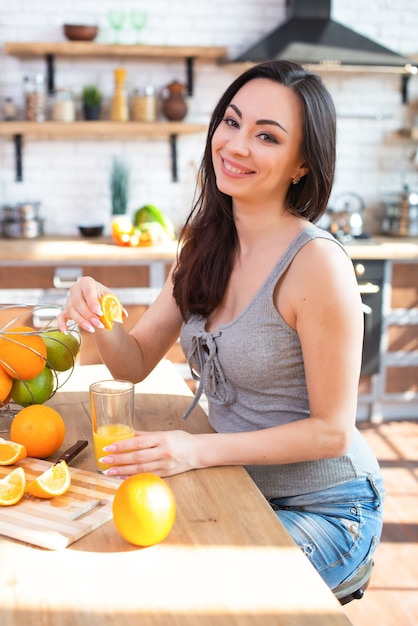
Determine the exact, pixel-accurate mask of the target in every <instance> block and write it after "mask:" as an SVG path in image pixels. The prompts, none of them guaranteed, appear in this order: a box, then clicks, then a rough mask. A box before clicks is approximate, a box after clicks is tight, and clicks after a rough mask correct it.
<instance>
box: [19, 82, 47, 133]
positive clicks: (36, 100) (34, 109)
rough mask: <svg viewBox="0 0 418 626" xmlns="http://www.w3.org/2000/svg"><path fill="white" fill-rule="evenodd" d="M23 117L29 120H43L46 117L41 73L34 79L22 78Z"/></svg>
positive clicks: (43, 83) (44, 92)
mask: <svg viewBox="0 0 418 626" xmlns="http://www.w3.org/2000/svg"><path fill="white" fill-rule="evenodd" d="M24 91H25V119H26V120H28V121H30V122H44V121H45V119H46V90H45V78H44V76H43V74H36V76H35V78H34V79H32V80H31V79H29V78H28V77H27V76H26V77H25V79H24Z"/></svg>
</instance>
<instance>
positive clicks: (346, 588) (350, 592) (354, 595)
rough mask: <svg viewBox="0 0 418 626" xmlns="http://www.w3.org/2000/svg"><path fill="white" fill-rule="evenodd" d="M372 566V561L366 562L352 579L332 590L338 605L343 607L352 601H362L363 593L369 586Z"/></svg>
mask: <svg viewBox="0 0 418 626" xmlns="http://www.w3.org/2000/svg"><path fill="white" fill-rule="evenodd" d="M373 565H374V561H373V560H371V561H368V563H366V564H365V565H363V566H362V567H360V569H359V571H358V572H357V574H356V575H355V576H354V577H353V578H350V580H348V581H347V582H343V583H341V585H338V587H335V589H333V590H332V592H333V594H334V595H335V597H336V598H337V600H339V602H340V604H343V605H344V604H348V603H349V602H351V601H352V600H361V599H362V597H363V596H364V592H365V591H366V589H367V587H368V586H369V582H370V577H371V574H372V569H373Z"/></svg>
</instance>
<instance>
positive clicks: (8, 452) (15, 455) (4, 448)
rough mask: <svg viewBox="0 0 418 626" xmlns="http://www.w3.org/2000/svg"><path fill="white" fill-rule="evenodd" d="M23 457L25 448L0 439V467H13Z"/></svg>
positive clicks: (25, 454)
mask: <svg viewBox="0 0 418 626" xmlns="http://www.w3.org/2000/svg"><path fill="white" fill-rule="evenodd" d="M25 456H27V453H26V448H25V446H23V445H22V444H20V443H15V442H14V441H7V439H1V437H0V465H13V463H17V462H18V461H21V460H22V459H24V458H25Z"/></svg>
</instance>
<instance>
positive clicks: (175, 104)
mask: <svg viewBox="0 0 418 626" xmlns="http://www.w3.org/2000/svg"><path fill="white" fill-rule="evenodd" d="M162 101H163V102H162V108H161V110H162V112H163V114H164V115H165V117H166V118H167V119H168V120H170V121H171V122H181V121H182V120H183V119H184V118H185V117H186V114H187V100H186V86H185V85H183V83H180V82H179V81H177V80H174V81H173V82H171V83H170V84H169V85H167V86H166V87H165V88H164V89H163V91H162Z"/></svg>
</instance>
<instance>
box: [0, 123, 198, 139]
mask: <svg viewBox="0 0 418 626" xmlns="http://www.w3.org/2000/svg"><path fill="white" fill-rule="evenodd" d="M206 130H207V125H206V124H191V123H190V124H189V123H187V122H152V123H151V122H150V123H147V122H112V121H97V122H85V121H79V122H78V121H77V122H27V121H21V122H19V121H18V122H0V137H14V136H15V135H23V136H26V137H31V138H34V139H48V138H50V139H51V138H52V139H57V138H62V139H77V138H82V139H86V138H87V139H89V138H90V139H91V138H92V139H100V138H101V137H106V138H112V137H113V138H115V139H120V138H129V137H170V136H172V135H176V136H177V135H191V134H195V133H200V132H205V131H206Z"/></svg>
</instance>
